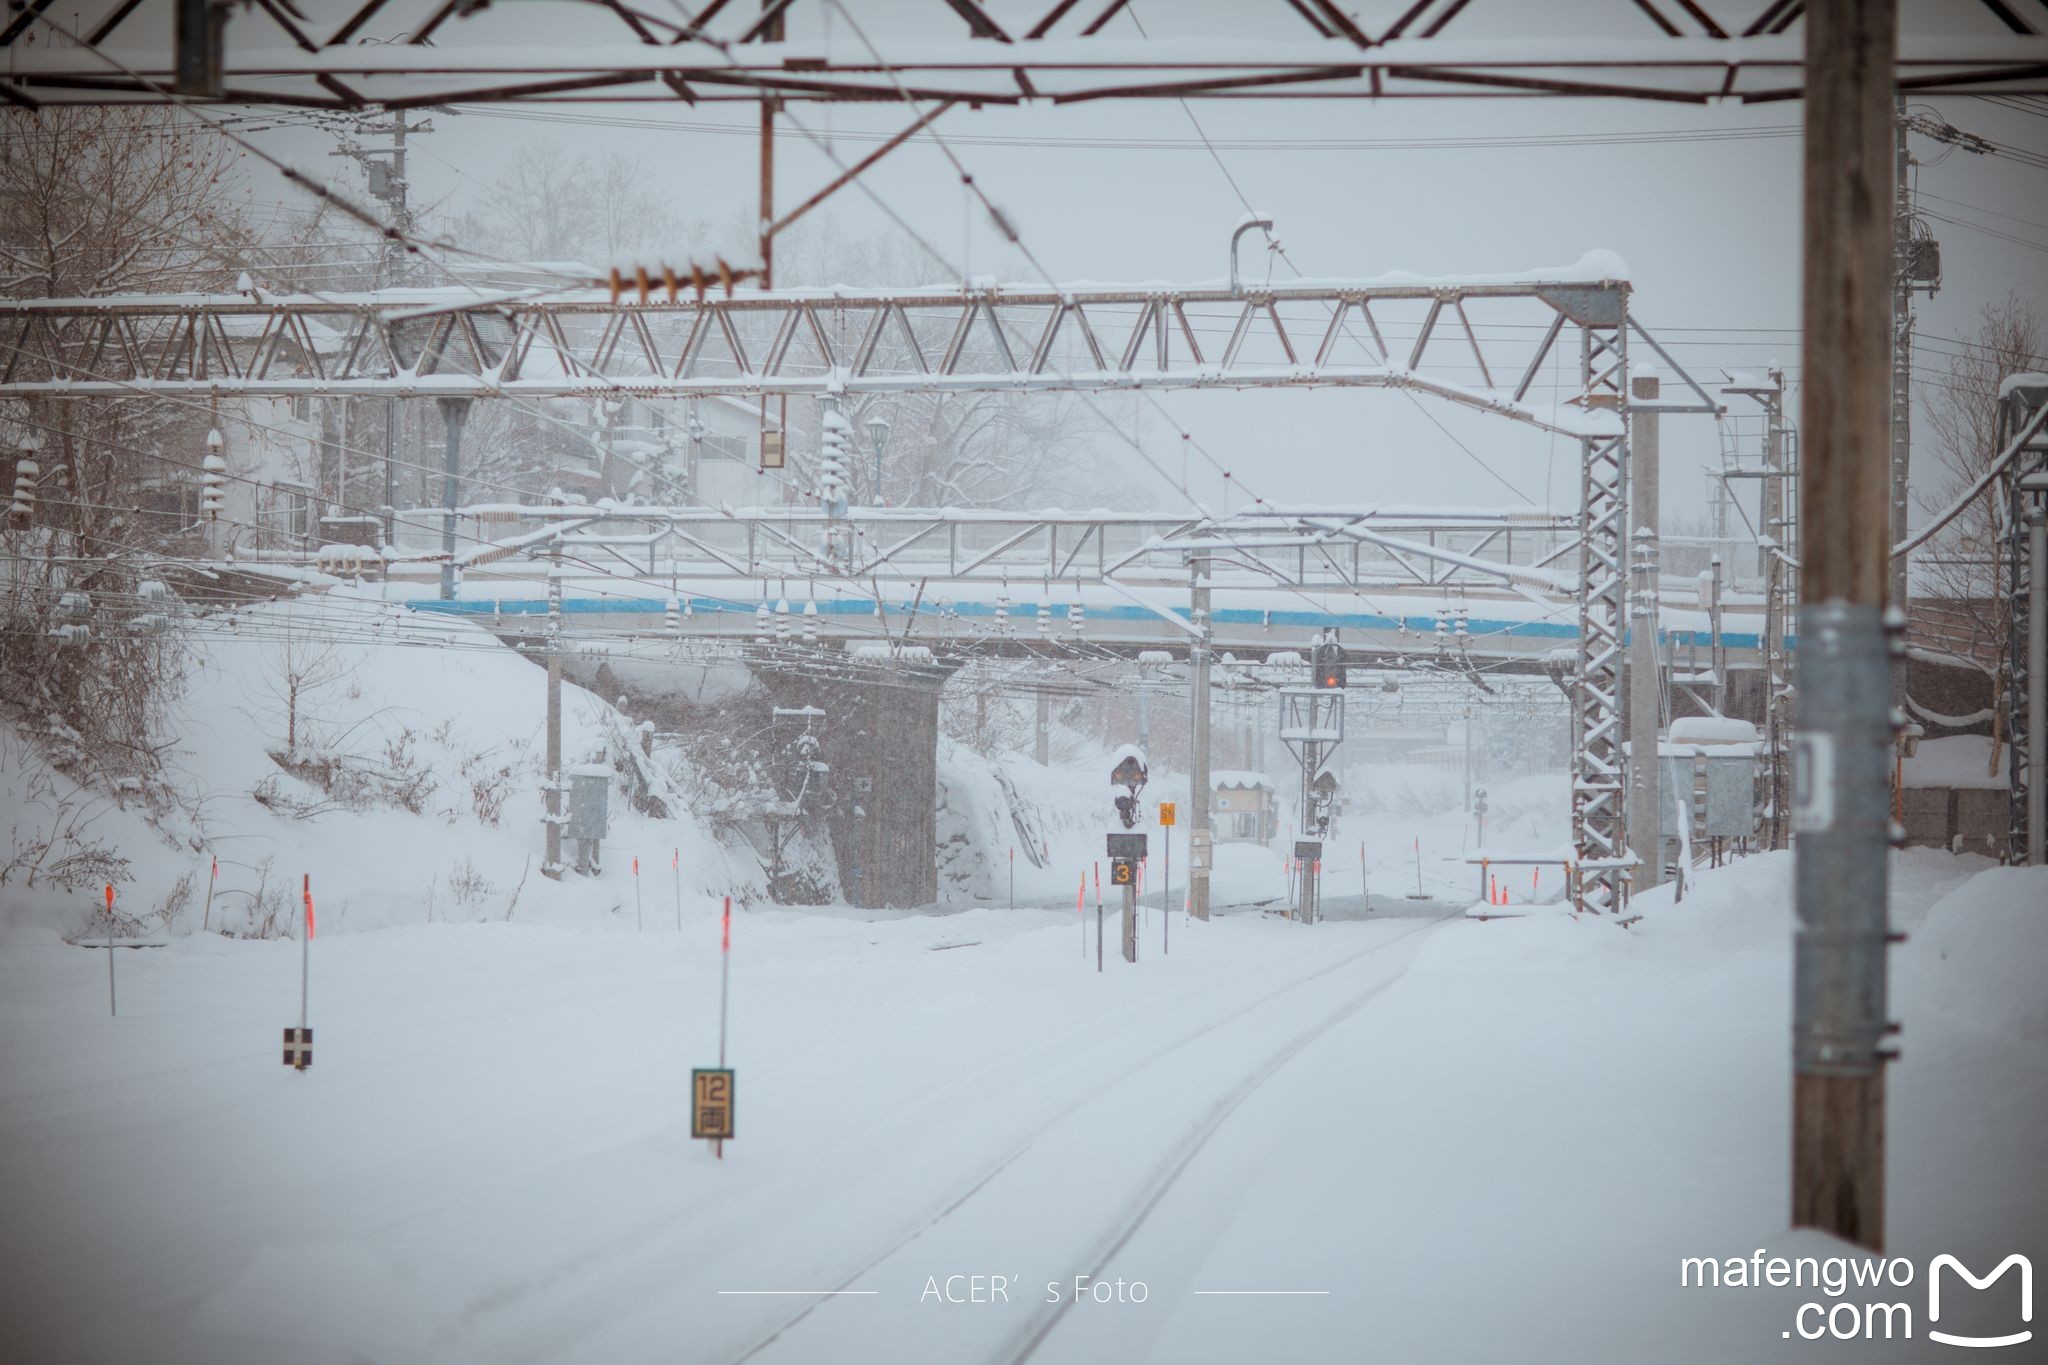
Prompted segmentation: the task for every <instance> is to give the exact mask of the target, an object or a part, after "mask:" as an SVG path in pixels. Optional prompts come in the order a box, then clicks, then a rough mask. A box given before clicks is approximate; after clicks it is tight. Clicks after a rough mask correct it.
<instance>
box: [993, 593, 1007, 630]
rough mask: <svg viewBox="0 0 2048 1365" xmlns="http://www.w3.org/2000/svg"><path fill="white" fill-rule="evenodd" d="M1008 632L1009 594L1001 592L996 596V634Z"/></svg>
mask: <svg viewBox="0 0 2048 1365" xmlns="http://www.w3.org/2000/svg"><path fill="white" fill-rule="evenodd" d="M1009 633H1010V595H1009V594H1008V593H1003V594H1002V595H1001V596H999V597H997V598H996V634H998V635H1007V634H1009Z"/></svg>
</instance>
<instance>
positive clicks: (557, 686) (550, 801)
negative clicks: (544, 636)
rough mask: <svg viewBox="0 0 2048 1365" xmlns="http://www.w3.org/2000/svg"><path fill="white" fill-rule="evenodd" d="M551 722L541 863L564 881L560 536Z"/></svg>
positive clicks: (551, 586) (552, 608) (552, 620)
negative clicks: (544, 840) (543, 852)
mask: <svg viewBox="0 0 2048 1365" xmlns="http://www.w3.org/2000/svg"><path fill="white" fill-rule="evenodd" d="M547 650H548V719H547V755H546V758H547V779H546V782H545V784H544V785H543V787H542V792H541V794H542V797H543V798H544V800H545V803H546V806H547V813H546V814H545V815H544V816H542V817H541V818H542V819H543V820H544V821H546V823H547V827H548V832H547V852H546V856H545V857H544V858H543V859H542V860H541V865H540V871H541V875H542V876H543V877H552V878H553V879H554V880H556V881H560V880H561V879H562V542H561V538H560V537H559V536H557V537H556V538H555V540H554V541H553V542H552V543H551V544H550V545H549V546H548V642H547Z"/></svg>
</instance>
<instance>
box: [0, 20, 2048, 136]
mask: <svg viewBox="0 0 2048 1365" xmlns="http://www.w3.org/2000/svg"><path fill="white" fill-rule="evenodd" d="M835 3H843V4H844V5H845V7H846V12H847V14H848V16H849V17H850V18H851V19H852V20H853V21H854V23H855V24H857V25H858V27H857V29H856V31H855V32H854V33H853V34H851V35H849V33H848V31H847V29H848V28H849V27H852V25H844V26H841V27H840V28H839V31H838V32H837V33H834V32H831V31H830V30H829V29H827V28H826V27H825V20H824V19H823V18H822V17H821V16H823V15H824V14H825V6H824V5H823V4H822V3H820V2H819V0H809V2H808V3H791V0H774V2H773V3H767V4H758V5H757V4H751V3H748V4H736V5H735V4H730V3H728V0H708V3H702V4H693V5H690V6H662V5H648V4H645V3H642V2H641V0H587V3H586V5H585V6H584V7H583V8H582V10H581V11H580V12H578V11H576V10H575V9H573V8H572V7H568V6H564V7H561V9H563V10H566V11H568V12H567V13H555V14H546V13H542V14H539V15H536V14H535V10H536V8H537V7H535V6H529V5H495V6H493V5H485V4H479V3H472V2H471V0H352V3H349V4H346V5H332V6H326V7H321V8H322V12H321V13H319V14H317V15H309V14H306V13H302V12H301V10H300V8H299V7H297V6H294V5H292V4H290V3H284V4H278V3H273V2H272V0H262V3H260V4H257V5H251V6H246V7H237V8H235V9H234V10H232V11H231V12H230V13H231V17H229V18H228V20H227V26H226V31H225V35H224V37H225V41H224V43H223V49H222V60H221V63H220V67H221V69H220V83H219V93H218V96H217V97H218V98H220V99H222V100H224V101H241V102H246V103H262V104H284V105H294V106H302V107H313V108H333V109H354V108H361V107H365V106H368V105H379V104H381V105H383V106H385V107H389V108H415V107H421V106H428V105H445V104H452V103H469V104H483V103H547V104H553V103H560V102H564V101H570V102H577V101H605V102H613V101H632V100H637V101H646V100H662V101H668V102H678V101H680V102H682V103H685V104H690V105H700V104H715V103H720V102H725V101H757V100H759V99H761V98H762V97H763V96H772V97H773V98H775V99H777V100H781V101H792V102H800V101H809V100H817V101H825V100H831V101H849V100H858V101H877V102H897V101H902V100H904V99H906V98H914V99H928V100H950V101H956V102H961V103H967V104H970V105H977V106H978V105H990V104H993V105H1017V104H1025V103H1054V104H1061V103H1071V102H1075V101H1081V100H1092V99H1107V98H1115V99H1148V98H1150V99H1185V98H1190V97H1217V98H1279V97H1286V98H1309V97H1314V98H1346V97H1349V98H1368V99H1382V98H1404V97H1424V98H1435V97H1441V96H1443V95H1446V94H1467V95H1490V96H1500V95H1576V96H1605V97H1616V96H1619V97H1633V98H1640V99H1654V100H1664V101H1682V102H1691V103H1702V102H1706V101H1709V100H1717V99H1737V100H1778V99H1786V98H1794V97H1797V96H1798V95H1799V94H1800V92H1801V91H1802V89H1803V88H1804V72H1803V70H1802V66H1801V61H1802V57H1803V43H1802V39H1803V35H1802V34H1801V33H1800V32H1799V31H1798V25H1799V21H1800V18H1801V14H1802V11H1803V10H1804V6H1803V5H1801V4H1799V3H1797V0H1772V3H1770V4H1768V5H1765V6H1763V8H1762V9H1761V11H1759V9H1758V6H1757V4H1756V3H1755V2H1754V0H1751V2H1750V3H1747V4H1744V5H1740V6H1733V7H1731V6H1730V5H1728V4H1726V3H1725V0H1636V3H1635V5H1634V6H1633V7H1631V6H1626V5H1621V6H1617V7H1616V9H1615V13H1614V15H1613V16H1612V17H1611V18H1603V19H1602V20H1601V21H1600V22H1599V26H1598V27H1597V28H1593V27H1592V26H1590V25H1586V26H1583V27H1579V28H1577V29H1576V31H1575V30H1574V29H1573V28H1568V27H1562V26H1561V25H1560V24H1559V21H1558V16H1557V15H1556V14H1555V13H1554V7H1552V6H1546V5H1527V4H1515V3H1510V2H1509V0H1481V3H1468V0H1411V3H1409V4H1406V5H1403V6H1399V7H1388V12H1387V13H1386V14H1385V15H1383V16H1373V17H1370V18H1358V17H1354V15H1353V14H1352V13H1351V10H1352V9H1353V7H1351V6H1345V5H1340V4H1337V3H1334V2H1333V0H1241V2H1240V3H1237V4H1233V5H1228V6H1204V7H1200V8H1199V9H1196V7H1187V8H1188V9H1189V11H1190V13H1187V14H1181V13H1176V12H1175V11H1176V10H1178V9H1179V8H1181V7H1175V6H1164V7H1160V8H1161V9H1162V10H1163V11H1164V12H1162V13H1150V14H1148V15H1147V16H1146V21H1147V25H1148V28H1147V30H1146V31H1147V33H1148V34H1149V35H1150V39H1149V40H1146V39H1140V38H1139V37H1138V36H1137V30H1136V29H1135V28H1133V27H1132V26H1131V24H1130V22H1129V21H1128V19H1124V20H1123V21H1121V22H1118V20H1119V14H1120V12H1121V11H1122V10H1123V8H1124V3H1125V0H1040V3H1037V4H1033V5H1025V6H1004V7H1002V8H1001V10H1000V12H998V10H997V8H996V7H994V6H992V5H990V4H988V3H986V0H923V3H922V4H921V5H905V4H901V3H896V2H895V0H835ZM15 8H16V9H17V10H18V13H16V14H15V15H13V16H12V18H11V19H10V20H9V22H8V23H7V25H6V26H5V28H4V29H0V46H4V47H8V48H10V53H9V62H8V67H9V71H8V74H7V76H6V77H5V78H4V80H0V97H5V98H7V99H9V100H11V101H13V102H15V103H21V104H32V103H35V102H38V101H43V102H56V103H114V102H132V101H137V100H145V101H161V100H164V99H167V98H169V96H168V93H167V92H168V91H169V90H170V89H171V87H172V86H173V85H174V84H175V82H176V76H177V54H176V52H175V51H174V49H173V46H172V44H171V43H169V42H167V41H165V36H166V35H168V34H170V33H171V32H172V25H171V5H170V3H168V0H82V2H81V3H74V4H72V5H69V6H67V7H65V8H63V9H62V10H56V9H55V8H54V7H53V6H52V5H51V3H50V0H27V3H24V4H21V5H18V6H16V7H15ZM1929 8H1930V9H1932V10H1934V11H1935V12H1934V13H1933V14H1932V15H1931V16H1928V17H1927V18H1926V19H1925V20H1924V21H1923V22H1922V23H1916V24H1915V25H1914V27H1913V29H1912V30H1911V31H1910V32H1909V33H1908V34H1906V35H1903V36H1902V40H1901V42H1900V51H1899V58H1898V78H1899V84H1900V88H1901V89H1904V90H1912V91H1915V92H1916V93H1919V94H1922V95H1932V94H1943V93H1990V92H1998V91H2004V92H2007V93H2014V92H2035V93H2038V92H2040V91H2041V90H2043V89H2048V41H2044V40H2043V39H2042V38H2041V37H2040V36H2039V34H2040V32H2041V30H2042V28H2043V27H2048V25H2044V24H2043V22H2042V20H2041V18H2040V16H2039V14H2038V12H2036V11H2033V9H2032V7H2031V6H2029V5H2027V4H2023V3H2018V2H2017V0H1981V3H1980V4H1979V5H1977V6H1970V5H1960V4H1950V5H1945V6H1938V7H1937V6H1930V7H1929ZM1714 10H1721V11H1723V14H1722V15H1720V16H1718V17H1717V16H1716V15H1715V14H1714V13H1713V11H1714ZM1397 11H1398V12H1397ZM1957 11H1961V12H1962V15H1967V16H1969V18H1964V17H1962V15H1959V14H1958V13H1957ZM1973 21H1974V22H1973ZM25 35H34V36H35V37H37V38H40V39H42V41H37V42H25V41H22V39H23V38H24V36H25ZM607 37H609V38H610V41H607Z"/></svg>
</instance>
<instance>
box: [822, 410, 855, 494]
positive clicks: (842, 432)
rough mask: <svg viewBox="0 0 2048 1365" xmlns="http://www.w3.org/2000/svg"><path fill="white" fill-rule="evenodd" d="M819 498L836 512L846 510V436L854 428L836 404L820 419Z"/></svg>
mask: <svg viewBox="0 0 2048 1365" xmlns="http://www.w3.org/2000/svg"><path fill="white" fill-rule="evenodd" d="M819 426H820V427H821V429H822V430H821V432H820V435H819V438H818V500H819V501H820V502H822V503H824V504H825V510H826V511H827V512H831V513H833V514H835V515H837V514H839V513H843V512H844V511H845V510H846V437H847V433H848V432H849V431H851V430H852V428H851V427H850V426H849V425H848V424H847V421H846V419H845V418H844V417H842V416H840V415H839V412H838V410H837V409H836V408H834V409H828V410H827V411H826V412H825V414H824V416H823V417H822V419H821V420H820V422H819Z"/></svg>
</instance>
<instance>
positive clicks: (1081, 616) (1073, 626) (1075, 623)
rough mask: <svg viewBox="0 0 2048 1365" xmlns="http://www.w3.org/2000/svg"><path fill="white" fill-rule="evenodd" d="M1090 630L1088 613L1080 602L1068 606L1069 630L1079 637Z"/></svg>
mask: <svg viewBox="0 0 2048 1365" xmlns="http://www.w3.org/2000/svg"><path fill="white" fill-rule="evenodd" d="M1087 628H1088V621H1087V612H1086V610H1085V609H1084V608H1083V607H1082V606H1081V604H1080V603H1079V602H1071V603H1069V604H1068V605H1067V629H1068V630H1071V631H1073V632H1074V634H1076V635H1079V634H1081V633H1082V632H1083V631H1085V630H1086V629H1087Z"/></svg>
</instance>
